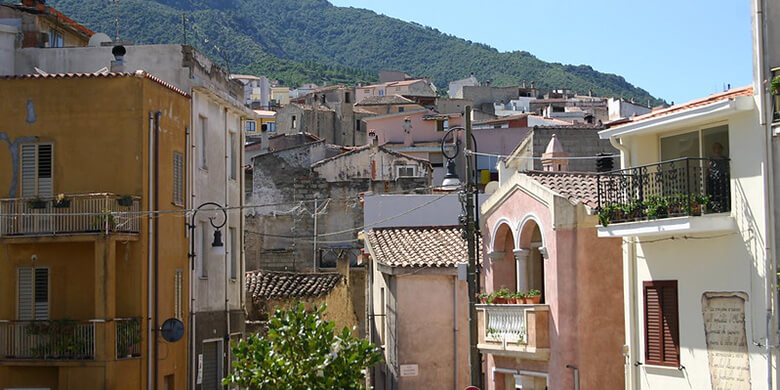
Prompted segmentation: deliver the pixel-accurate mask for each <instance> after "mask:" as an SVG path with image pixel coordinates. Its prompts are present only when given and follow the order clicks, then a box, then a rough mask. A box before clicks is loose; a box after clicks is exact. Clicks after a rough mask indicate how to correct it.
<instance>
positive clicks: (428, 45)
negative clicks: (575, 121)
mask: <svg viewBox="0 0 780 390" xmlns="http://www.w3.org/2000/svg"><path fill="white" fill-rule="evenodd" d="M49 3H50V4H51V5H52V6H54V7H55V8H58V9H59V10H60V11H62V12H63V13H65V14H66V15H69V16H70V17H71V18H73V19H74V20H78V21H79V22H81V23H83V24H84V25H86V26H88V27H89V28H91V29H93V30H95V31H103V32H106V33H108V34H109V35H113V32H114V31H115V26H114V18H115V12H116V10H115V4H114V2H113V1H112V0H50V1H49ZM183 17H186V24H185V25H186V27H183V23H182V19H183ZM119 19H120V24H119V30H120V31H119V32H120V38H121V40H123V41H132V42H135V43H181V42H183V41H184V31H186V35H187V43H189V44H192V45H193V46H196V47H197V48H198V49H200V50H201V51H203V52H205V53H207V54H208V55H210V56H211V57H212V58H214V59H215V60H216V61H217V62H220V63H223V64H225V63H227V65H228V66H229V68H230V70H231V71H232V72H242V73H252V74H258V75H260V74H262V75H266V76H268V77H270V78H274V79H279V80H281V81H283V82H285V83H287V84H289V85H291V86H297V85H299V84H301V83H304V82H317V83H321V82H323V81H327V82H329V83H335V82H343V83H348V84H354V83H356V82H370V81H374V80H376V76H375V75H376V72H377V71H378V70H380V69H396V70H403V71H406V72H408V73H410V74H412V75H415V76H424V77H430V78H431V79H432V80H433V82H434V83H436V85H437V86H438V87H440V88H446V86H447V83H448V82H449V81H452V80H455V79H459V78H463V77H465V76H467V75H468V74H469V73H471V72H473V73H474V74H475V75H476V76H477V77H478V78H479V79H481V80H484V79H490V80H493V85H496V86H501V85H517V83H518V82H519V81H520V80H535V81H536V85H537V87H539V88H542V89H549V88H570V89H573V90H575V91H578V92H581V93H585V92H587V91H588V90H592V91H593V93H594V94H596V95H599V96H615V97H624V98H632V99H635V100H636V101H638V102H643V103H644V102H647V101H648V100H650V102H651V103H653V104H658V103H661V102H662V101H661V100H659V99H656V98H654V97H653V96H651V95H650V94H649V93H648V92H647V91H645V90H643V89H641V88H637V87H635V86H633V85H631V84H630V83H629V82H627V81H626V80H625V79H624V78H623V77H621V76H618V75H615V74H607V73H601V72H598V71H596V70H594V69H593V68H591V67H590V66H587V65H562V64H558V63H548V62H545V61H542V60H540V59H538V58H536V57H534V56H533V55H531V54H530V53H528V52H525V51H513V52H499V51H498V50H496V49H494V48H492V47H490V46H487V45H484V44H481V43H474V42H471V41H467V40H464V39H460V38H457V37H454V36H451V35H448V34H443V33H441V32H439V31H438V30H436V29H433V28H430V27H425V26H421V25H419V24H416V23H409V22H404V21H401V20H398V19H394V18H390V17H387V16H384V15H379V14H376V13H374V12H372V11H368V10H363V9H357V8H345V7H335V6H333V5H331V4H330V3H329V2H328V1H326V0H119Z"/></svg>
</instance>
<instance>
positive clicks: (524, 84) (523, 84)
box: [523, 80, 525, 88]
mask: <svg viewBox="0 0 780 390" xmlns="http://www.w3.org/2000/svg"><path fill="white" fill-rule="evenodd" d="M523 88H525V80H523Z"/></svg>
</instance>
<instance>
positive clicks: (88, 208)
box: [0, 193, 141, 238]
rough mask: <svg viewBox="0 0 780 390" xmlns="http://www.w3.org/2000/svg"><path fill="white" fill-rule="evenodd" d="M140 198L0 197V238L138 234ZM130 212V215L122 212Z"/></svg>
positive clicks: (116, 196) (79, 196)
mask: <svg viewBox="0 0 780 390" xmlns="http://www.w3.org/2000/svg"><path fill="white" fill-rule="evenodd" d="M140 203H141V198H140V197H137V196H119V195H116V194H109V193H98V194H76V195H66V196H65V197H64V198H62V199H58V198H56V197H48V198H10V199H0V238H9V237H24V236H56V235H63V234H95V233H103V234H111V233H138V232H139V231H140V226H141V224H140V220H139V218H138V215H137V214H132V213H137V212H138V211H140ZM126 213H131V214H126Z"/></svg>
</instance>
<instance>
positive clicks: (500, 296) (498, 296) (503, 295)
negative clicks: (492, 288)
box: [493, 287, 511, 305]
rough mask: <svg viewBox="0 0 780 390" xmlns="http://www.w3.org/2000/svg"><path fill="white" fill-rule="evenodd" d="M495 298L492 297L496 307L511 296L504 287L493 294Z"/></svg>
mask: <svg viewBox="0 0 780 390" xmlns="http://www.w3.org/2000/svg"><path fill="white" fill-rule="evenodd" d="M494 294H495V296H494V297H493V303H495V304H497V305H502V304H505V303H506V299H507V297H508V296H509V294H511V292H510V291H509V289H507V288H506V287H502V288H501V289H499V290H498V291H496V292H494Z"/></svg>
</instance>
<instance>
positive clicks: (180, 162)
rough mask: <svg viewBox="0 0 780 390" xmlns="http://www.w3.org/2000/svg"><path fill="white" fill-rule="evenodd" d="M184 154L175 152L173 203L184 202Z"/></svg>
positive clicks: (181, 203) (179, 203) (180, 203)
mask: <svg viewBox="0 0 780 390" xmlns="http://www.w3.org/2000/svg"><path fill="white" fill-rule="evenodd" d="M183 177H184V155H183V154H181V153H179V152H173V203H175V204H177V205H183V204H184V195H183V194H184V179H183Z"/></svg>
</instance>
